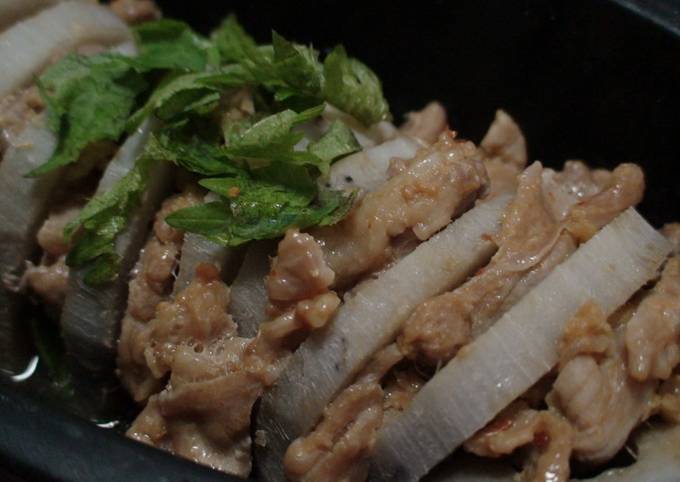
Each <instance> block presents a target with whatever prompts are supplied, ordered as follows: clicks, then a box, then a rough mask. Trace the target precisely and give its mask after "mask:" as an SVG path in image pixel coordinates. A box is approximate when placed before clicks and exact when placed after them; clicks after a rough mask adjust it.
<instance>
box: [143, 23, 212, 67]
mask: <svg viewBox="0 0 680 482" xmlns="http://www.w3.org/2000/svg"><path fill="white" fill-rule="evenodd" d="M133 31H134V34H135V37H136V39H137V45H138V48H139V54H138V55H137V56H136V57H135V58H134V60H133V65H134V66H135V68H137V69H138V70H139V71H142V72H148V71H150V70H174V71H179V72H201V71H203V70H205V69H206V67H208V66H212V67H217V65H218V64H219V53H218V51H217V48H216V47H215V46H214V45H213V44H212V43H211V42H209V41H208V40H207V39H205V38H203V37H202V36H200V35H198V34H197V33H196V32H194V31H193V30H192V29H191V27H189V25H187V24H186V23H184V22H180V21H178V20H171V19H161V20H156V21H153V22H144V23H142V24H141V25H139V26H137V27H135V28H134V30H133Z"/></svg>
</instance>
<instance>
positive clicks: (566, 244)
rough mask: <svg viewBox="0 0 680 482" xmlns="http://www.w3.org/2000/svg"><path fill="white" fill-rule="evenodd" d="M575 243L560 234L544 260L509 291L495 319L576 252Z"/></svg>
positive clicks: (565, 235) (565, 234)
mask: <svg viewBox="0 0 680 482" xmlns="http://www.w3.org/2000/svg"><path fill="white" fill-rule="evenodd" d="M576 248H577V246H576V242H575V241H574V238H572V237H571V235H569V234H568V233H562V234H561V235H560V237H559V238H557V241H556V242H555V245H554V246H553V247H552V249H551V250H550V252H549V253H548V254H547V255H546V257H545V258H543V259H542V260H541V262H540V263H538V264H537V265H536V266H534V267H532V268H531V269H530V270H529V271H527V272H526V273H524V274H523V275H522V277H521V278H520V279H519V281H517V283H516V284H515V286H514V287H513V288H512V289H511V290H510V293H508V295H507V296H506V297H505V300H504V301H503V303H502V304H501V306H500V308H498V311H497V312H496V313H497V315H496V316H497V317H500V316H501V315H502V314H503V313H505V312H506V311H508V310H509V309H510V308H511V307H512V306H513V305H514V304H515V303H517V302H518V301H519V300H520V299H521V298H522V297H524V295H526V294H527V293H528V292H529V291H531V290H532V289H533V288H534V287H535V286H537V285H538V284H539V283H540V282H541V281H543V280H544V279H545V277H546V276H548V275H549V274H550V272H551V271H552V270H553V269H554V268H555V267H556V266H557V265H559V264H560V263H562V262H563V261H564V260H566V259H567V258H568V257H569V256H571V254H572V253H573V252H574V251H576Z"/></svg>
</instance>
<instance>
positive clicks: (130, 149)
mask: <svg viewBox="0 0 680 482" xmlns="http://www.w3.org/2000/svg"><path fill="white" fill-rule="evenodd" d="M153 124H154V123H153V122H152V121H150V120H147V121H145V122H144V123H143V124H142V126H141V127H140V128H139V129H138V130H137V132H135V133H134V134H133V135H132V136H130V137H129V138H128V139H127V140H126V141H125V143H124V144H123V145H122V146H121V148H120V149H119V151H118V153H117V154H116V156H115V157H114V158H113V160H112V161H111V162H110V163H109V166H108V167H107V168H106V171H105V173H104V176H103V177H102V179H101V181H100V182H99V186H98V188H97V192H98V193H100V192H105V191H107V190H108V189H109V188H110V187H111V186H112V185H113V184H114V183H115V182H117V181H118V180H119V179H121V178H122V177H123V176H124V175H125V174H126V173H127V172H128V171H129V170H130V169H131V168H132V167H133V166H134V162H135V159H136V158H137V156H138V155H139V153H140V152H141V151H142V149H143V148H144V145H145V144H146V141H147V139H148V137H149V134H150V133H151V131H152V130H153ZM170 173H171V168H170V164H169V163H166V162H161V163H158V164H156V165H155V166H154V167H153V168H152V172H151V174H150V182H149V186H148V188H147V190H146V192H145V194H144V196H143V199H142V202H141V205H140V207H139V208H138V209H137V210H136V211H135V212H134V213H133V214H132V216H131V217H130V221H129V223H128V226H127V228H126V230H125V231H124V232H123V233H121V234H120V235H119V236H118V238H117V239H116V251H117V253H118V255H119V256H120V257H121V258H122V264H121V271H120V274H119V276H118V277H117V278H116V280H115V281H113V282H111V283H109V284H107V285H105V286H95V287H92V286H88V285H87V284H85V282H84V280H83V278H84V268H76V269H71V272H70V274H69V286H68V291H67V294H66V300H65V302H64V307H63V309H62V314H61V324H62V333H63V336H64V341H65V342H66V345H67V348H68V350H69V352H70V353H72V354H73V355H74V356H75V357H76V358H77V359H78V361H80V362H81V363H82V364H83V365H84V366H85V367H87V368H89V369H91V370H100V369H107V368H110V367H111V366H112V365H113V360H114V356H115V342H116V338H117V337H118V325H119V322H120V319H121V318H122V314H123V311H124V310H125V300H126V298H127V288H128V281H129V280H128V272H129V271H130V269H132V267H133V265H134V263H135V261H136V260H137V258H138V256H139V250H140V249H141V248H142V245H143V244H144V241H145V240H146V236H147V233H148V228H149V222H150V221H151V219H152V217H153V215H154V214H155V213H156V210H157V209H158V206H159V205H160V202H161V201H162V199H163V198H164V197H165V194H166V193H167V191H168V189H169V187H170V185H171V184H172V183H171V176H170Z"/></svg>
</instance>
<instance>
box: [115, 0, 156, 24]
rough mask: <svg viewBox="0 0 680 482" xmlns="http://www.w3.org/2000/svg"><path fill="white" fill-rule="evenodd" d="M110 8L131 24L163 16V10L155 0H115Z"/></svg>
mask: <svg viewBox="0 0 680 482" xmlns="http://www.w3.org/2000/svg"><path fill="white" fill-rule="evenodd" d="M109 8H110V9H111V10H112V11H113V13H115V14H116V15H118V16H119V17H120V18H121V19H122V20H123V21H124V22H125V23H127V24H130V25H137V24H138V23H142V22H148V21H150V20H158V19H159V18H161V11H160V9H159V8H158V7H157V6H156V4H155V3H154V2H153V0H113V1H112V2H111V3H110V4H109Z"/></svg>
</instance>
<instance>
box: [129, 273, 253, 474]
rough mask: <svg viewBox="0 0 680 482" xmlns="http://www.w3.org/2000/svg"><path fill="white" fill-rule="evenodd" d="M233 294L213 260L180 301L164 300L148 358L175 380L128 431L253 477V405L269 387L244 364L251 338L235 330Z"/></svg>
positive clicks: (150, 329) (149, 329) (157, 372)
mask: <svg viewBox="0 0 680 482" xmlns="http://www.w3.org/2000/svg"><path fill="white" fill-rule="evenodd" d="M228 301H229V289H228V288H227V287H226V285H224V283H223V282H222V281H221V280H220V279H219V271H218V270H217V269H216V268H215V267H214V266H213V265H208V264H205V265H200V266H199V268H198V269H197V273H196V278H195V279H194V280H193V281H192V282H191V284H190V285H189V286H188V287H187V288H186V289H185V290H184V291H182V292H180V294H179V295H178V296H177V298H176V299H175V301H174V302H162V303H160V304H159V306H158V313H157V316H156V318H154V319H153V320H152V321H151V322H150V323H148V324H147V325H146V326H145V327H144V328H145V331H144V332H143V333H144V334H146V337H142V338H145V339H144V340H143V341H144V342H145V343H144V344H145V346H146V350H145V359H146V362H147V366H148V368H149V369H150V370H151V372H152V373H153V375H154V377H155V378H157V379H160V378H161V377H163V376H164V375H165V374H167V373H170V380H169V382H168V384H167V386H166V387H165V389H164V390H163V391H162V392H160V393H159V394H158V395H154V396H152V397H151V398H150V399H149V402H148V404H147V407H146V408H145V410H144V411H143V412H142V413H141V414H140V415H139V417H138V418H137V420H136V421H135V423H133V425H132V426H131V427H130V429H129V430H128V435H129V436H131V437H133V438H136V439H138V440H142V441H146V442H147V443H149V444H151V445H155V446H157V447H160V448H163V449H165V450H168V451H170V452H172V453H175V454H178V455H181V456H184V457H187V458H190V459H192V460H195V461H197V462H200V463H203V464H206V465H209V466H211V467H213V468H216V469H219V470H223V471H225V472H229V473H233V474H235V475H240V476H246V475H248V473H249V472H250V437H249V433H248V427H249V425H250V410H251V407H252V404H253V403H254V402H255V400H256V399H257V396H259V394H260V392H261V389H262V386H261V383H260V382H259V381H258V380H257V378H255V377H254V376H252V375H250V374H249V373H247V372H246V371H244V370H242V369H241V362H242V359H243V356H244V353H245V351H246V348H247V346H248V344H249V343H250V340H247V339H241V338H236V337H235V336H234V335H235V333H236V327H235V325H234V324H233V322H232V321H231V318H230V317H229V315H227V303H228ZM149 421H151V423H149ZM158 427H162V428H163V429H162V430H159V429H158Z"/></svg>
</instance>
